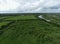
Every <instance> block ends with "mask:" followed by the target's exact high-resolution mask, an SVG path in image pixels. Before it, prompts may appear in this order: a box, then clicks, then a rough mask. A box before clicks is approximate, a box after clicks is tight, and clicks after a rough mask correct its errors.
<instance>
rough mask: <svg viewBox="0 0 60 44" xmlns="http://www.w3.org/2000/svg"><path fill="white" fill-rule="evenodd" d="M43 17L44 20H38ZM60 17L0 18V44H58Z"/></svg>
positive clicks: (46, 15)
mask: <svg viewBox="0 0 60 44" xmlns="http://www.w3.org/2000/svg"><path fill="white" fill-rule="evenodd" d="M39 15H43V17H44V18H45V19H48V20H50V22H47V21H45V20H44V19H40V18H38V16H39ZM59 23H60V15H58V14H57V15H55V14H54V15H52V14H51V15H50V14H38V15H37V14H35V15H34V14H30V15H24V14H23V15H13V16H12V15H2V16H0V44H60V24H59Z"/></svg>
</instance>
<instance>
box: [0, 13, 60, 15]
mask: <svg viewBox="0 0 60 44" xmlns="http://www.w3.org/2000/svg"><path fill="white" fill-rule="evenodd" d="M3 15H7V16H11V15H12V16H14V15H16V16H17V15H60V13H5V14H0V16H3Z"/></svg>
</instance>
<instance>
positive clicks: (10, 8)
mask: <svg viewBox="0 0 60 44" xmlns="http://www.w3.org/2000/svg"><path fill="white" fill-rule="evenodd" d="M41 12H60V0H0V13H41Z"/></svg>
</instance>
